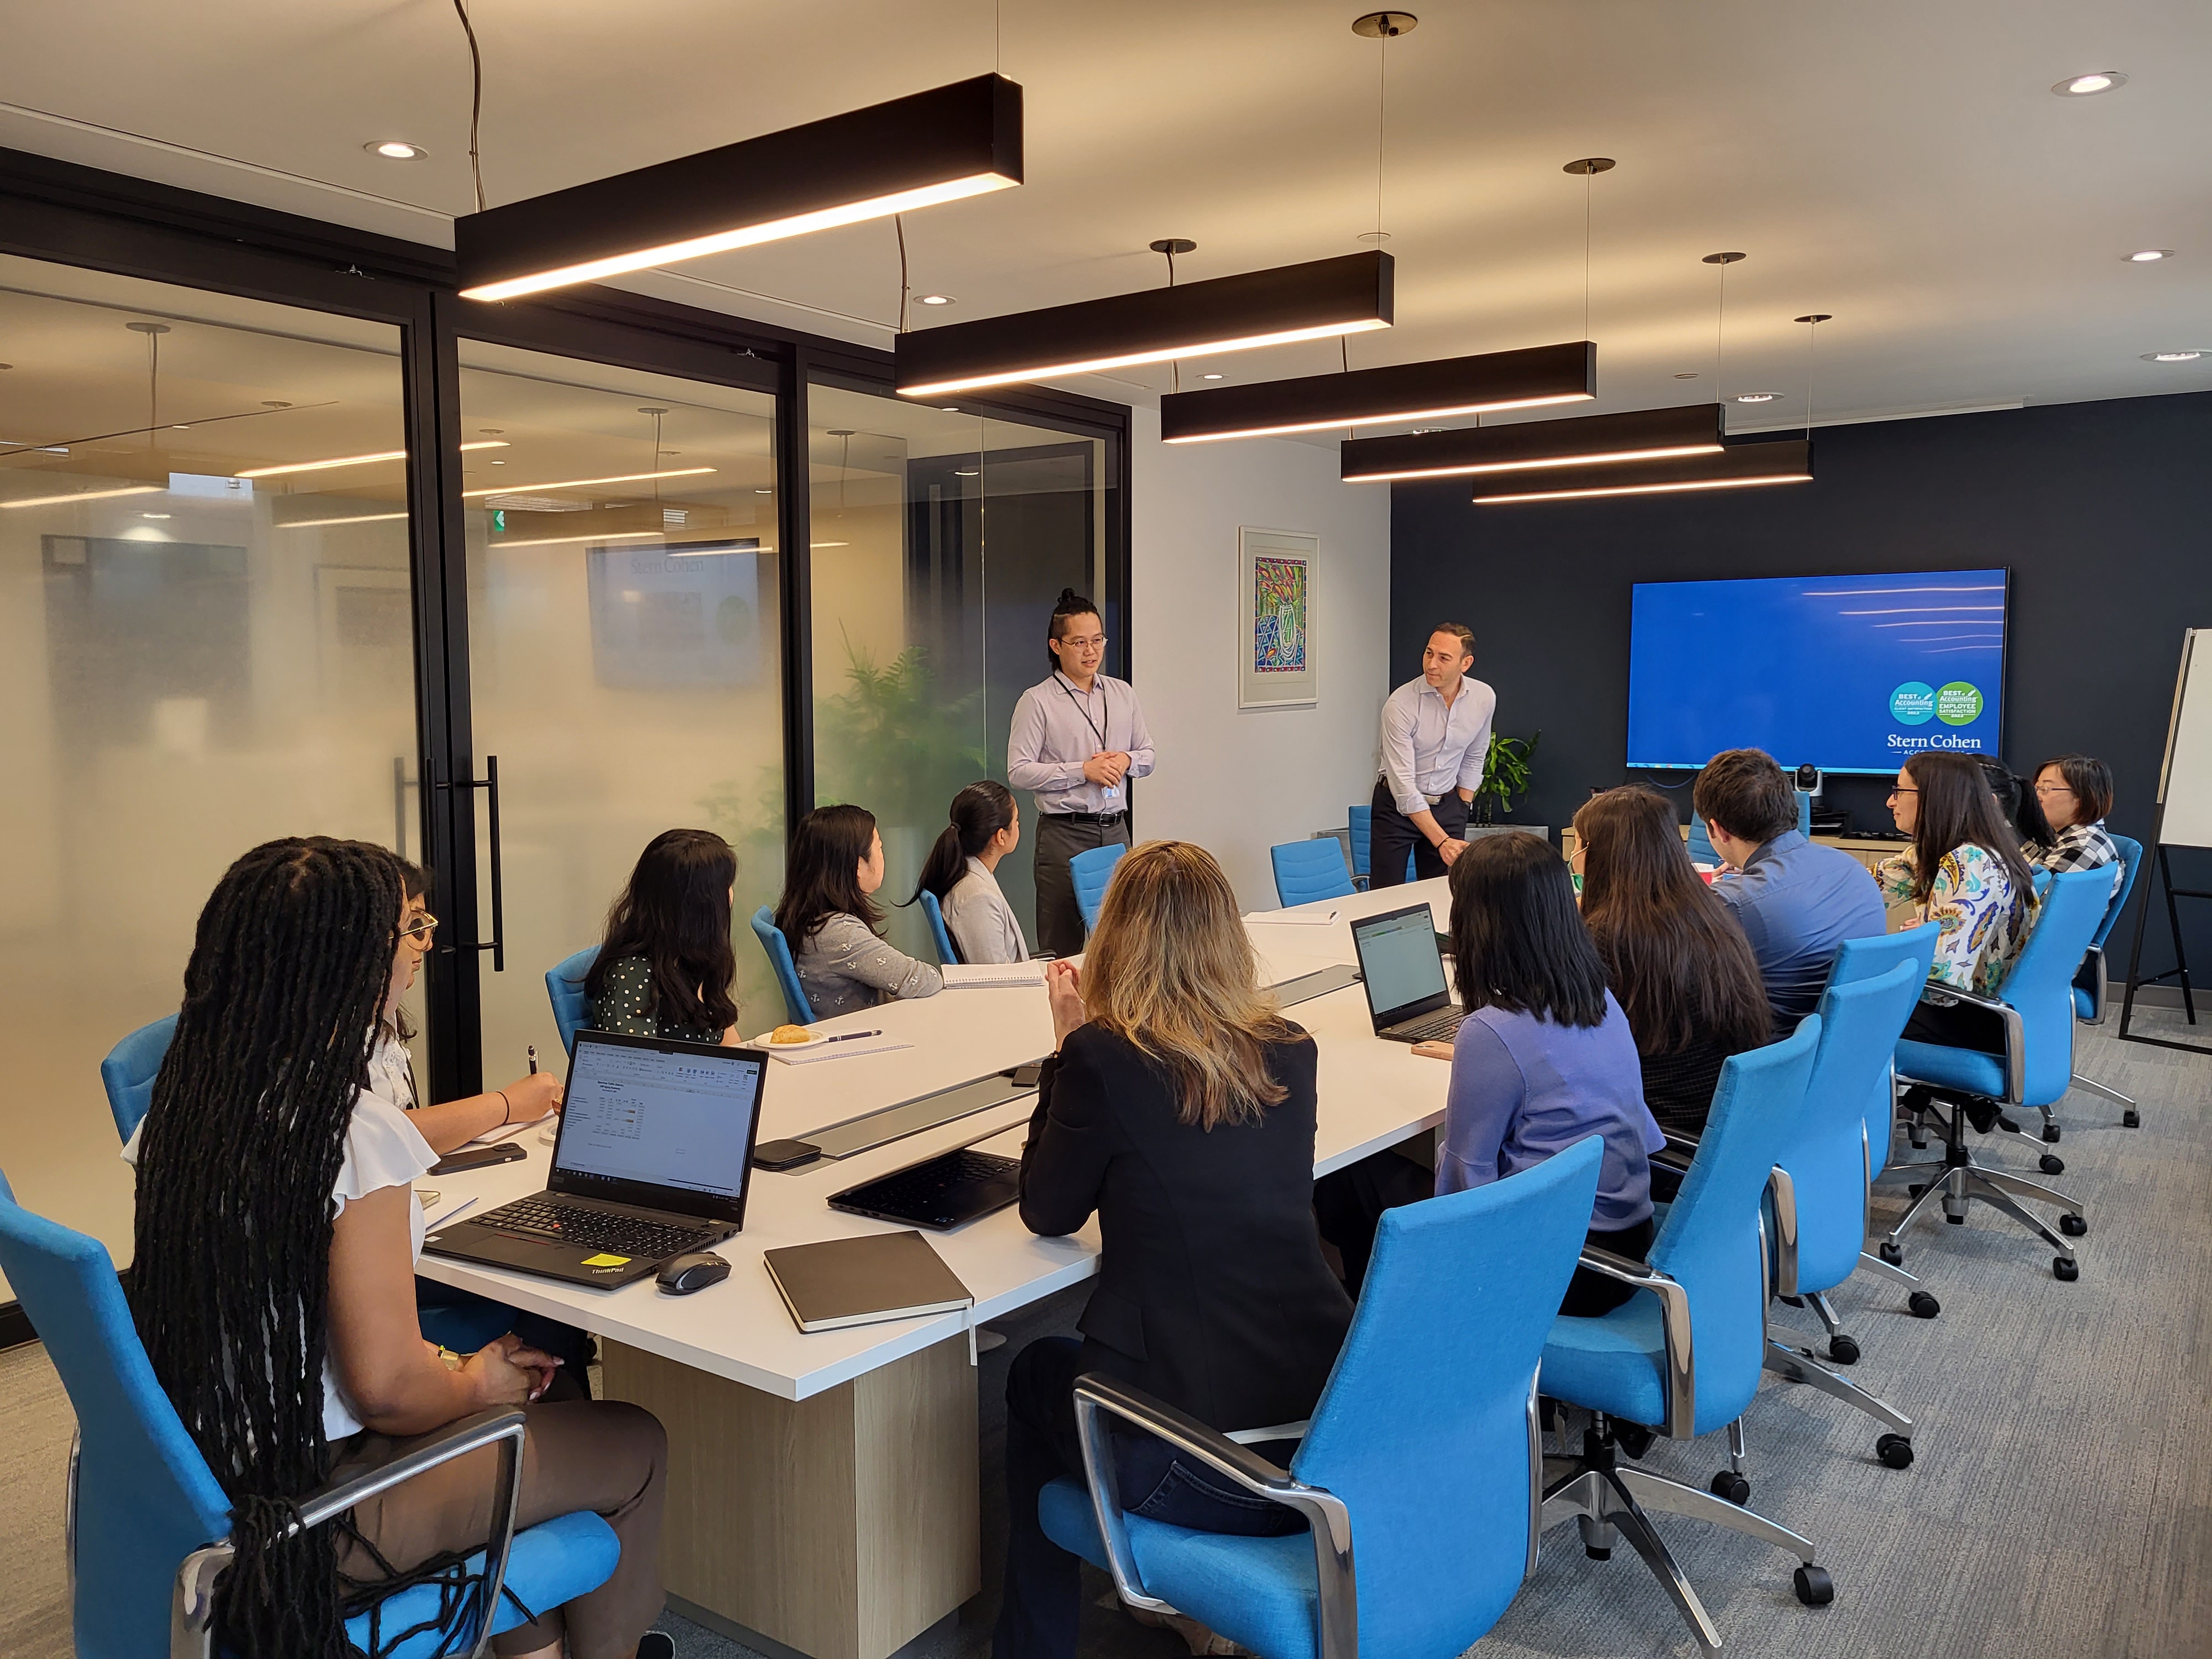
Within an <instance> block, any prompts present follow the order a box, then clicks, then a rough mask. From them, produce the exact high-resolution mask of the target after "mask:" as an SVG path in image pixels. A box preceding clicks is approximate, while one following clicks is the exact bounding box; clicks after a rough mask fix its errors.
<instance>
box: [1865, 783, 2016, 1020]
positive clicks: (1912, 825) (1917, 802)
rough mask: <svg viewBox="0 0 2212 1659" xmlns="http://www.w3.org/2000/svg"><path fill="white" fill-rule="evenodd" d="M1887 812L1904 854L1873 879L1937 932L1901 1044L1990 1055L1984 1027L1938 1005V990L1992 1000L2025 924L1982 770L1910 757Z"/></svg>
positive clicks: (1944, 1003) (1975, 1016) (2009, 838)
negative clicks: (1906, 1040)
mask: <svg viewBox="0 0 2212 1659" xmlns="http://www.w3.org/2000/svg"><path fill="white" fill-rule="evenodd" d="M1889 810H1890V815H1891V816H1892V817H1894V818H1895V819H1896V820H1897V827H1898V828H1899V829H1902V830H1904V831H1905V833H1906V834H1908V835H1910V836H1911V837H1912V846H1911V850H1910V851H1908V852H1903V853H1899V854H1894V855H1893V856H1892V857H1890V858H1887V859H1884V860H1882V861H1881V866H1880V867H1879V868H1878V869H1877V870H1876V871H1875V880H1876V881H1877V882H1879V883H1880V884H1881V890H1882V896H1884V897H1885V898H1886V899H1887V900H1888V901H1889V902H1891V903H1892V904H1902V903H1907V902H1910V903H1913V904H1917V905H1918V906H1919V907H1920V914H1921V915H1922V916H1923V918H1924V919H1926V920H1928V921H1934V922H1936V923H1937V924H1939V926H1940V927H1941V928H1942V932H1941V933H1938V934H1937V936H1936V965H1935V968H1934V969H1933V971H1932V972H1930V973H1929V976H1928V977H1929V985H1930V986H1931V987H1934V989H1933V992H1932V994H1931V995H1930V996H1929V998H1925V999H1923V1001H1922V1002H1921V1004H1920V1006H1919V1007H1918V1008H1917V1009H1916V1010H1915V1011H1914V1012H1913V1016H1912V1020H1911V1024H1908V1025H1907V1026H1906V1027H1905V1036H1908V1037H1911V1038H1913V1039H1915V1040H1916V1041H1918V1042H1942V1043H1948V1044H1950V1045H1952V1046H1954V1047H1957V1048H1984V1049H1995V1048H1998V1047H2000V1046H2001V1044H2002V1039H2001V1038H2000V1037H1999V1036H1998V1027H1997V1024H1996V1020H1995V1019H1994V1018H1993V1017H1991V1016H1990V1014H1989V1013H1988V1012H1987V1011H1985V1010H1983V1009H1979V1008H1975V1007H1972V1006H1967V1005H1965V1004H1962V1003H1959V1002H1956V1001H1954V1000H1950V999H1948V998H1942V990H1943V987H1951V988H1953V989H1954V990H1960V991H1965V992H1967V993H1969V994H1972V995H1974V996H1978V997H1993V996H1995V995H1996V994H1997V990H1998V988H1999V987H2001V986H2002V985H2003V983H2004V978H2005V975H2006V974H2007V973H2008V972H2010V971H2011V969H2012V964H2013V963H2014V961H2015V959H2016V958H2017V957H2019V955H2020V952H2021V946H2023V945H2026V944H2027V935H2028V930H2029V929H2030V928H2031V927H2033V925H2034V920H2035V905H2036V898H2035V886H2034V877H2033V871H2032V870H2031V869H2030V868H2029V866H2028V862H2027V860H2026V859H2025V858H2024V857H2022V856H2021V851H2020V844H2019V842H2018V841H2017V840H2016V839H2015V836H2014V835H2013V833H2012V830H2011V829H2010V827H2009V826H2008V825H2007V824H2006V823H2005V822H2004V820H2003V818H2002V817H2001V816H2000V815H1999V814H1998V811H1997V804H1996V798H1995V797H1994V796H1992V795H1991V794H1990V788H1989V784H1988V783H1987V781H1985V780H1984V778H1983V776H1982V769H1981V768H1980V767H1979V766H1978V765H1977V764H1976V763H1974V761H1973V760H1972V758H1971V757H1968V756H1966V755H1960V754H1952V753H1948V752H1944V751H1940V750H1929V752H1927V753H1925V754H1919V755H1915V756H1914V757H1912V758H1911V760H1909V761H1907V762H1905V765H1904V767H1903V769H1901V770H1899V773H1898V775H1897V787H1896V788H1895V789H1893V791H1891V793H1890V797H1889ZM1939 998H1941V999H1942V1000H1936V999H1939Z"/></svg>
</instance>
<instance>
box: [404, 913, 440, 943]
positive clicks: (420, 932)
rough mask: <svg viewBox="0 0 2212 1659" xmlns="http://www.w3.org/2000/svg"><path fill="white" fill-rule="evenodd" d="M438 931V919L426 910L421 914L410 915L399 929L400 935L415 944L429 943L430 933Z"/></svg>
mask: <svg viewBox="0 0 2212 1659" xmlns="http://www.w3.org/2000/svg"><path fill="white" fill-rule="evenodd" d="M437 931H438V919H437V917H435V916H434V915H431V914H430V913H429V912H428V911H427V910H425V911H424V912H423V913H422V915H419V916H410V917H409V918H408V920H407V922H406V924H405V925H404V927H401V928H400V930H399V937H400V938H402V939H406V940H408V941H409V942H410V943H411V944H415V945H428V943H429V942H430V935H431V934H433V933H436V932H437Z"/></svg>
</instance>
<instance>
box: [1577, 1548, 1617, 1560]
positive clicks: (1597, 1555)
mask: <svg viewBox="0 0 2212 1659" xmlns="http://www.w3.org/2000/svg"><path fill="white" fill-rule="evenodd" d="M1583 1554H1584V1555H1587V1556H1588V1557H1589V1559H1591V1560H1593V1561H1610V1560H1612V1559H1613V1552H1612V1551H1611V1550H1598V1549H1592V1548H1591V1547H1589V1545H1588V1544H1585V1545H1583Z"/></svg>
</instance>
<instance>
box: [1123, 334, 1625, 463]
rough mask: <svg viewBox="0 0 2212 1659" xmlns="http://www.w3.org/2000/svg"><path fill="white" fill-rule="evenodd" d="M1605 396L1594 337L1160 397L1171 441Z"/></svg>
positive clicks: (1164, 432)
mask: <svg viewBox="0 0 2212 1659" xmlns="http://www.w3.org/2000/svg"><path fill="white" fill-rule="evenodd" d="M1596 395H1597V348H1596V347H1595V346H1594V345H1592V344H1591V343H1589V341H1588V340H1571V341H1567V342H1565V343H1562V344H1559V345H1547V346H1529V347H1527V348H1526V349H1522V350H1518V351H1486V352H1483V353H1481V354H1480V355H1479V356H1472V357H1445V358H1440V359H1437V361H1435V362H1425V363H1393V364H1390V365H1389V366H1388V367H1387V368H1356V369H1353V370H1352V371H1351V372H1350V373H1349V374H1307V375H1301V376H1300V377H1299V378H1297V380H1266V381H1262V382H1261V383H1260V384H1258V385H1255V386H1217V387H1212V388H1209V389H1208V390H1206V391H1202V392H1170V393H1169V394H1168V395H1166V396H1165V397H1163V398H1161V399H1160V437H1161V439H1162V440H1163V441H1164V442H1167V443H1171V444H1193V443H1204V442H1206V441H1210V440H1212V439H1216V438H1259V437H1264V436H1266V435H1268V434H1270V433H1279V432H1317V431H1321V430H1322V429H1323V428H1328V427H1333V426H1352V425H1357V424H1364V423H1365V422H1370V421H1419V420H1429V419H1432V418H1435V417H1437V416H1446V415H1473V414H1475V413H1478V412H1479V411H1480V410H1491V409H1535V408H1539V407H1541V406H1542V405H1545V404H1577V403H1583V402H1586V401H1588V400H1589V398H1594V397H1595V396H1596ZM1400 441H1403V440H1400ZM1350 476H1351V475H1350V474H1349V473H1347V474H1346V477H1350Z"/></svg>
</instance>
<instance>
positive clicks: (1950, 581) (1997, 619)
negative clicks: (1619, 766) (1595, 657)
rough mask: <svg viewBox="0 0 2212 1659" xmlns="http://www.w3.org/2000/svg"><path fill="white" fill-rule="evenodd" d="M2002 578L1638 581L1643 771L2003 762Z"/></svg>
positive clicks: (1633, 661) (1638, 736)
mask: <svg viewBox="0 0 2212 1659" xmlns="http://www.w3.org/2000/svg"><path fill="white" fill-rule="evenodd" d="M2005 580H2006V573H2005V572H2004V571H2002V570H1941V571H1930V572H1927V573H1925V574H1913V575H1903V576H1809V577H1801V576H1780V577H1765V578H1762V579H1759V580H1749V581H1720V582H1638V583H1637V584H1636V586H1635V591H1634V598H1633V602H1632V621H1631V624H1630V633H1629V647H1628V763H1629V764H1630V765H1631V766H1651V767H1668V768H1681V769H1690V768H1694V767H1700V766H1703V765H1704V764H1705V762H1706V761H1708V760H1709V759H1711V757H1713V756H1714V755H1716V754H1717V753H1718V752H1719V751H1720V750H1723V749H1764V750H1766V752H1767V753H1768V754H1770V755H1771V756H1773V757H1774V758H1775V759H1776V760H1778V761H1779V762H1780V763H1782V764H1783V765H1784V766H1785V767H1789V766H1802V765H1807V764H1810V765H1814V766H1817V767H1820V769H1822V770H1824V771H1829V772H1869V773H1891V772H1894V771H1896V770H1897V769H1898V767H1899V764H1900V763H1903V762H1904V761H1905V759H1906V758H1908V757H1910V756H1911V755H1912V754H1913V753H1915V752H1916V751H1917V750H1923V749H1955V750H1964V751H1965V752H1966V753H1969V754H1978V755H1995V754H1996V753H1997V752H1998V750H1999V747H2000V738H2001V732H2000V722H2001V721H2002V716H2003V708H2004V647H2005V620H2006V611H2005V599H2006V592H2005Z"/></svg>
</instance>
